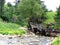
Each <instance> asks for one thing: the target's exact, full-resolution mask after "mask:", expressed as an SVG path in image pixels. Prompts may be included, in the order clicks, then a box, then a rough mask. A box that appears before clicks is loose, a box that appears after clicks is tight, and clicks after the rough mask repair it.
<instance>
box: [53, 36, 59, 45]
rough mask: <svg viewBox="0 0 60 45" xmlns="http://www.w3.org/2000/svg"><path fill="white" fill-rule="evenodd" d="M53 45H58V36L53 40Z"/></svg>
mask: <svg viewBox="0 0 60 45" xmlns="http://www.w3.org/2000/svg"><path fill="white" fill-rule="evenodd" d="M53 45H60V36H59V37H57V38H56V39H55V40H54V42H53Z"/></svg>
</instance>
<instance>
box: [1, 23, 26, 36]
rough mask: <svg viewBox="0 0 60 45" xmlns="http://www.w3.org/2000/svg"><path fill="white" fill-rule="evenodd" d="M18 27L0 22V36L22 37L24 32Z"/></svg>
mask: <svg viewBox="0 0 60 45" xmlns="http://www.w3.org/2000/svg"><path fill="white" fill-rule="evenodd" d="M19 27H20V25H17V24H14V23H6V22H0V34H3V35H7V34H17V35H18V34H19V35H22V34H24V33H25V32H26V31H25V30H22V29H19Z"/></svg>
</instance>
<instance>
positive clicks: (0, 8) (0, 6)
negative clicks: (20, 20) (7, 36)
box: [0, 0, 5, 18]
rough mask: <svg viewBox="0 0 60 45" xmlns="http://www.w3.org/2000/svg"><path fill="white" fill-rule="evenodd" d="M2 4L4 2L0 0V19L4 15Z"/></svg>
mask: <svg viewBox="0 0 60 45" xmlns="http://www.w3.org/2000/svg"><path fill="white" fill-rule="evenodd" d="M4 3H5V0H0V17H1V18H2V16H3V15H4V11H3V10H4Z"/></svg>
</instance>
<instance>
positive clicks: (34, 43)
mask: <svg viewBox="0 0 60 45" xmlns="http://www.w3.org/2000/svg"><path fill="white" fill-rule="evenodd" d="M52 40H53V38H51V37H45V36H37V35H34V34H30V35H29V34H26V35H23V36H16V35H15V36H14V35H12V36H10V35H8V36H7V35H5V36H4V35H0V45H50V43H51V42H52Z"/></svg>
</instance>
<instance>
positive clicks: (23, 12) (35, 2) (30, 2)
mask: <svg viewBox="0 0 60 45" xmlns="http://www.w3.org/2000/svg"><path fill="white" fill-rule="evenodd" d="M44 8H45V7H44V5H42V2H41V1H40V0H21V1H20V3H19V5H18V11H19V12H20V16H21V17H22V18H23V19H26V20H27V19H30V18H33V19H32V20H34V19H36V18H43V17H44V15H45V13H46V11H45V9H44Z"/></svg>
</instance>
